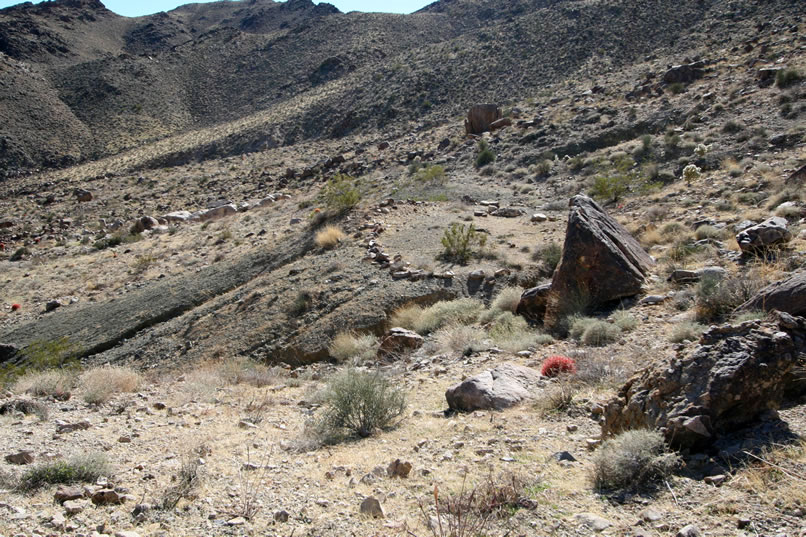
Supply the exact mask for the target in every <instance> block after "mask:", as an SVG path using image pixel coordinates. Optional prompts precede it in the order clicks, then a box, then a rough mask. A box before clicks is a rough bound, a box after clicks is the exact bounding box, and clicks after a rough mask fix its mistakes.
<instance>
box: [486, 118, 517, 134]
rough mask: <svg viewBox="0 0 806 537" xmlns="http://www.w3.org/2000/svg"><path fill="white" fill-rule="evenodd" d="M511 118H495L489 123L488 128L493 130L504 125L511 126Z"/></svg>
mask: <svg viewBox="0 0 806 537" xmlns="http://www.w3.org/2000/svg"><path fill="white" fill-rule="evenodd" d="M511 126H512V120H511V119H509V118H508V117H502V118H501V119H496V120H495V121H493V122H492V123H490V130H491V131H495V130H498V129H503V128H504V127H511Z"/></svg>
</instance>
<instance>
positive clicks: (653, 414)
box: [601, 313, 806, 449]
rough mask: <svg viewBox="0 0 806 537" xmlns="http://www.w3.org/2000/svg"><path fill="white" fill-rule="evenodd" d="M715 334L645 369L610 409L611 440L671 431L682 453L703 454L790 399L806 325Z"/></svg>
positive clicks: (785, 321) (727, 328) (606, 425)
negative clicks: (632, 431)
mask: <svg viewBox="0 0 806 537" xmlns="http://www.w3.org/2000/svg"><path fill="white" fill-rule="evenodd" d="M776 315H777V316H776V320H775V321H774V322H766V323H762V322H761V321H748V322H745V323H742V324H739V325H735V326H732V325H724V326H719V327H713V328H711V329H710V330H709V331H707V332H706V333H705V334H704V335H703V336H702V339H701V340H700V345H699V346H698V347H697V348H696V349H694V351H693V352H691V353H689V354H686V355H678V356H676V357H675V358H673V359H672V360H670V361H666V362H665V363H662V364H659V365H656V366H654V367H650V368H648V369H645V370H644V371H642V372H640V373H638V374H637V375H636V376H634V377H633V378H632V379H630V380H629V381H627V383H626V384H625V385H624V386H623V387H622V388H621V390H620V391H619V393H618V395H617V396H616V397H615V398H614V399H613V400H612V401H610V402H609V403H608V404H607V407H606V408H605V411H604V415H603V418H602V422H601V425H602V434H603V436H608V435H613V434H618V433H620V432H622V431H625V430H629V429H639V428H650V429H659V430H660V431H661V432H663V434H664V436H665V437H666V440H667V441H668V442H669V443H670V444H671V445H672V446H674V447H676V448H691V449H701V448H706V447H708V446H710V445H712V444H714V443H715V442H716V441H717V440H718V439H719V438H720V436H723V435H727V434H730V433H732V432H734V431H736V430H738V429H743V428H745V427H748V426H751V425H753V424H754V423H755V422H757V421H758V420H759V419H760V418H761V417H763V415H764V414H765V413H767V411H769V410H771V409H775V408H777V407H778V406H779V405H780V404H781V402H782V401H783V399H784V396H785V393H786V390H787V387H788V384H789V383H790V381H791V379H792V376H791V373H792V371H793V369H794V368H795V367H796V365H797V363H798V360H799V358H800V356H802V353H803V352H804V350H806V319H804V318H802V317H793V316H791V315H789V314H786V313H778V314H776Z"/></svg>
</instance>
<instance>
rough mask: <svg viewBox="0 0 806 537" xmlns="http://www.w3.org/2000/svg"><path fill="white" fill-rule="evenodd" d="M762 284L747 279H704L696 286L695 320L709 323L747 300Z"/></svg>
mask: <svg viewBox="0 0 806 537" xmlns="http://www.w3.org/2000/svg"><path fill="white" fill-rule="evenodd" d="M763 285H764V282H763V281H762V280H753V279H749V278H717V277H705V278H703V279H702V280H700V282H699V283H698V284H697V298H696V308H695V309H696V314H697V320H698V321H701V322H710V321H713V320H717V319H719V318H721V317H723V316H724V315H726V314H729V313H730V312H732V311H733V310H734V309H736V308H737V307H738V306H740V305H742V304H743V303H744V302H746V301H747V300H749V299H750V298H751V297H752V296H753V294H755V293H756V291H758V290H759V289H761V287H763Z"/></svg>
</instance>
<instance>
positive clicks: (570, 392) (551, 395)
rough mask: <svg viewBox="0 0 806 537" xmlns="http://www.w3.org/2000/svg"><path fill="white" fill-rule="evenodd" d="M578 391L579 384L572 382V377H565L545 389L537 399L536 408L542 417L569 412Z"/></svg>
mask: <svg viewBox="0 0 806 537" xmlns="http://www.w3.org/2000/svg"><path fill="white" fill-rule="evenodd" d="M577 391H578V390H577V386H576V385H575V384H574V383H573V382H571V380H570V378H563V379H561V380H560V381H559V382H557V383H555V384H552V385H551V386H549V387H548V388H546V389H545V390H543V393H541V395H540V397H539V398H538V399H537V400H536V401H535V404H534V409H535V410H536V411H537V414H538V415H539V416H540V417H545V416H548V415H550V414H556V413H563V412H568V411H569V410H571V409H572V408H573V407H574V397H575V396H576V393H577Z"/></svg>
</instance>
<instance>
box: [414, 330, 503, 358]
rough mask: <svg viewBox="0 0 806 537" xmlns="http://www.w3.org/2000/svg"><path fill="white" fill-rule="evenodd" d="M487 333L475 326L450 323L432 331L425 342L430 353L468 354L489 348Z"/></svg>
mask: <svg viewBox="0 0 806 537" xmlns="http://www.w3.org/2000/svg"><path fill="white" fill-rule="evenodd" d="M486 336H487V334H486V333H485V332H484V331H483V330H479V329H478V328H477V327H475V326H468V325H465V324H455V325H454V324H452V325H448V326H445V327H442V328H440V329H439V330H437V331H436V332H434V334H433V336H432V339H431V341H429V342H428V343H427V345H428V349H429V351H430V352H432V353H457V352H458V353H461V354H464V355H469V354H471V353H474V352H480V351H483V350H487V349H489V348H490V342H489V341H488V340H487V339H486Z"/></svg>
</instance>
